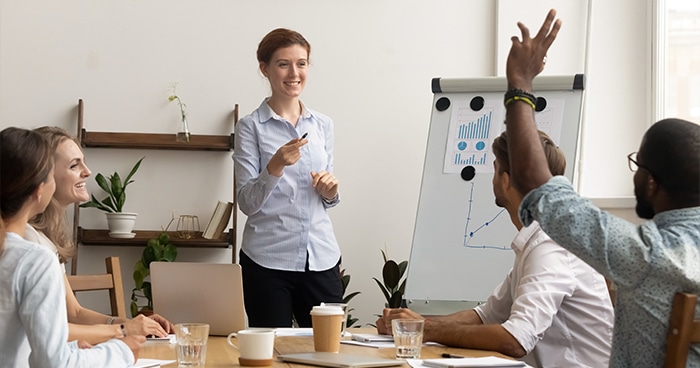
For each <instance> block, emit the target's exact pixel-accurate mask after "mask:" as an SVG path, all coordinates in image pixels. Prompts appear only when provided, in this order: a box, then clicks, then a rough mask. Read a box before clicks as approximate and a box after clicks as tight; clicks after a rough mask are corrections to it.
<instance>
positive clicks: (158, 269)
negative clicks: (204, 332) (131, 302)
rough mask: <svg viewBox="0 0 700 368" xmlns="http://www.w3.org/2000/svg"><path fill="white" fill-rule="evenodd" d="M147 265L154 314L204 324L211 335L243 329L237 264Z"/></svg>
mask: <svg viewBox="0 0 700 368" xmlns="http://www.w3.org/2000/svg"><path fill="white" fill-rule="evenodd" d="M150 267H151V289H152V291H151V292H152V295H153V311H154V312H155V313H158V314H160V315H162V316H163V317H165V318H167V319H168V320H169V321H170V322H172V323H184V322H200V323H208V324H209V334H210V335H214V336H226V335H228V334H229V333H231V332H238V330H243V329H245V328H246V314H245V307H244V305H243V281H242V278H241V266H240V265H237V264H231V263H199V262H152V263H151V266H150Z"/></svg>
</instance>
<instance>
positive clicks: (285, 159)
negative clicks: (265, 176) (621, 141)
mask: <svg viewBox="0 0 700 368" xmlns="http://www.w3.org/2000/svg"><path fill="white" fill-rule="evenodd" d="M307 143H309V141H308V140H307V139H301V138H294V139H292V140H291V141H289V142H287V143H286V144H285V145H284V146H282V147H280V148H279V149H278V150H277V152H275V154H274V155H273V156H272V158H271V159H270V162H268V163H267V172H269V173H270V175H273V176H277V177H279V176H282V173H283V172H284V167H285V166H291V165H294V164H296V163H297V161H299V159H300V158H301V147H304V146H305V145H306V144H307Z"/></svg>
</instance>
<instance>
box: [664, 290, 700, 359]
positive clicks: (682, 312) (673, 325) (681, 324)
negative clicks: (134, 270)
mask: <svg viewBox="0 0 700 368" xmlns="http://www.w3.org/2000/svg"><path fill="white" fill-rule="evenodd" d="M697 301H698V296H697V295H695V294H688V293H676V295H674V296H673V306H672V307H671V319H670V325H669V327H668V337H667V338H666V360H665V362H664V367H665V368H676V367H685V366H686V361H687V360H688V350H689V349H690V345H691V344H696V343H700V320H697V319H695V305H696V304H697Z"/></svg>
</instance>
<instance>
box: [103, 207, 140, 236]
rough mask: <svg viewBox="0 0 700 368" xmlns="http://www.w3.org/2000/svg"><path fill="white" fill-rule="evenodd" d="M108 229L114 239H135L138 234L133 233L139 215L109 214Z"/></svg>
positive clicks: (128, 213)
mask: <svg viewBox="0 0 700 368" xmlns="http://www.w3.org/2000/svg"><path fill="white" fill-rule="evenodd" d="M106 215H107V227H108V228H109V236H110V237H112V238H133V237H134V236H136V234H134V233H132V232H131V231H132V230H133V229H134V224H135V223H136V216H137V215H138V214H136V213H133V212H117V213H107V214H106Z"/></svg>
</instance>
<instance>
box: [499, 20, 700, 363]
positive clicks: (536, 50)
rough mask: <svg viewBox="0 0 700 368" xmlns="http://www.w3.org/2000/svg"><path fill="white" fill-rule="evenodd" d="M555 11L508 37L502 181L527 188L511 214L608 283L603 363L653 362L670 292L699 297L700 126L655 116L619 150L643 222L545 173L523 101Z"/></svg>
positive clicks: (691, 359)
mask: <svg viewBox="0 0 700 368" xmlns="http://www.w3.org/2000/svg"><path fill="white" fill-rule="evenodd" d="M555 16H556V12H555V11H554V10H551V11H550V12H549V14H548V15H547V18H546V19H545V22H544V24H543V25H542V27H541V29H540V30H539V32H538V33H537V35H535V36H534V38H531V37H530V32H529V30H528V29H527V27H525V26H524V25H522V24H521V23H518V27H519V28H520V30H521V32H522V39H519V38H518V37H513V38H512V39H511V40H512V42H513V44H512V46H511V50H510V54H509V55H508V61H507V64H506V76H507V80H508V89H509V93H510V95H511V96H512V95H513V94H516V95H518V96H520V99H516V100H515V101H514V102H513V101H511V102H510V103H508V101H507V106H506V131H507V134H508V136H509V137H511V139H509V140H508V148H509V150H510V152H511V155H510V166H511V180H512V181H513V185H514V186H515V187H516V188H518V189H519V190H520V191H521V192H522V193H528V194H527V195H526V196H525V198H524V199H523V202H522V204H521V206H520V219H521V220H522V221H523V223H524V225H525V226H527V225H529V224H530V223H532V222H533V221H537V222H539V223H540V226H541V227H542V229H543V230H544V231H545V232H546V233H547V234H548V235H549V236H550V237H551V238H552V239H553V240H554V241H556V242H557V243H559V244H560V245H561V246H562V247H564V248H567V249H568V250H570V251H571V252H572V253H574V254H576V255H577V256H578V257H579V258H581V259H582V260H583V261H585V262H587V263H588V264H590V265H591V266H592V267H593V268H595V269H596V270H597V271H599V272H600V273H601V274H603V275H604V276H606V277H607V278H609V279H611V280H612V281H614V282H615V283H616V285H617V287H618V289H617V297H616V304H615V328H614V333H613V347H612V353H611V356H610V366H611V367H660V366H662V365H663V362H664V356H665V347H666V336H667V333H668V326H669V316H670V311H671V303H672V298H673V295H674V294H675V293H676V292H678V291H682V292H689V293H696V294H697V293H700V126H699V125H696V124H693V123H691V122H688V121H685V120H681V119H664V120H661V121H659V122H657V123H655V124H653V125H652V126H651V127H650V128H649V129H648V130H647V132H646V133H645V134H644V137H643V139H642V142H641V145H640V147H639V152H638V153H636V154H634V153H633V154H630V155H629V156H628V163H629V165H630V169H632V171H635V174H634V194H635V197H636V199H637V205H636V212H637V215H639V216H640V217H642V218H645V219H651V221H648V222H646V223H644V224H642V225H635V224H632V223H629V222H627V221H625V220H623V219H620V218H617V217H615V216H612V215H610V214H609V213H606V212H603V211H601V210H600V209H598V208H597V207H595V206H594V205H593V204H592V203H591V202H590V201H588V200H586V199H584V198H582V197H581V196H579V195H578V194H577V193H576V192H575V191H574V189H573V187H572V186H571V184H570V183H569V182H568V180H567V179H566V178H564V177H561V176H556V177H552V175H551V174H550V173H549V170H548V169H547V164H546V160H545V157H544V153H543V150H542V147H541V145H540V144H538V134H537V128H536V125H535V119H534V111H533V108H532V107H531V104H530V103H527V102H528V101H529V100H528V99H529V98H530V96H532V95H531V93H532V80H533V79H534V77H535V76H536V75H537V74H539V73H540V72H541V71H542V70H543V69H544V62H543V59H544V57H545V56H546V54H547V50H548V49H549V47H550V46H551V44H552V42H554V39H555V38H556V35H557V33H558V31H559V29H560V27H561V22H560V21H559V20H557V21H556V22H555V20H554V18H555ZM523 100H528V101H523ZM687 364H688V366H692V367H697V366H700V348H699V347H698V346H692V347H691V350H690V352H689V355H688V363H687Z"/></svg>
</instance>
